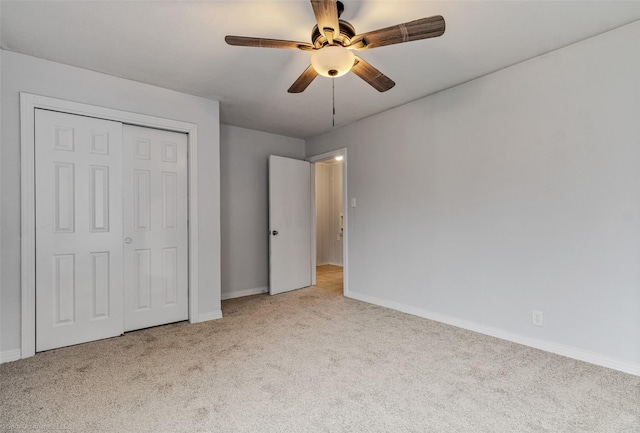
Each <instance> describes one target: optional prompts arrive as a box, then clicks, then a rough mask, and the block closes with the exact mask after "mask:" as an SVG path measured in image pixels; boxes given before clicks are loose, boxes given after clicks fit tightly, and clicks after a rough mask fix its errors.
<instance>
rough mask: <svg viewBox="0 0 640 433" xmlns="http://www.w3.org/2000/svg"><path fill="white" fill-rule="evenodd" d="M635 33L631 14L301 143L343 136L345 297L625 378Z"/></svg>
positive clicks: (636, 121)
mask: <svg viewBox="0 0 640 433" xmlns="http://www.w3.org/2000/svg"><path fill="white" fill-rule="evenodd" d="M638 41H640V22H636V23H633V24H630V25H627V26H624V27H622V28H619V29H617V30H614V31H612V32H609V33H605V34H603V35H600V36H597V37H595V38H592V39H589V40H586V41H582V42H579V43H577V44H574V45H572V46H569V47H566V48H564V49H561V50H558V51H555V52H552V53H550V54H547V55H544V56H541V57H538V58H535V59H533V60H530V61H527V62H524V63H521V64H518V65H515V66H513V67H510V68H507V69H505V70H502V71H499V72H496V73H493V74H490V75H488V76H485V77H483V78H480V79H477V80H474V81H471V82H469V83H466V84H463V85H460V86H457V87H455V88H452V89H449V90H446V91H443V92H441V93H438V94H435V95H432V96H430V97H427V98H424V99H421V100H418V101H415V102H413V103H410V104H408V105H405V106H401V107H398V108H396V109H393V110H390V111H388V112H385V113H381V114H379V115H376V116H373V117H371V118H368V119H364V120H362V121H360V122H357V123H355V124H352V125H349V126H345V127H343V128H341V129H339V130H337V131H335V132H331V133H328V134H326V135H322V136H318V137H314V138H311V139H308V140H307V142H306V146H307V149H306V153H307V156H311V155H316V154H320V153H323V152H326V151H329V150H332V149H336V148H341V147H345V146H346V147H348V153H349V166H348V167H349V168H348V186H349V196H350V197H355V198H357V207H356V208H349V209H348V212H349V224H350V227H349V230H350V231H349V251H348V254H349V290H350V294H351V295H352V296H353V297H356V298H360V299H364V300H368V301H371V302H375V303H379V304H382V305H387V306H391V307H393V308H398V309H401V310H404V311H408V312H412V313H414V314H418V315H422V316H425V317H432V318H435V319H437V320H442V321H445V322H449V323H452V324H456V325H458V326H463V327H466V328H469V329H475V330H479V331H481V332H485V333H488V334H492V335H496V336H499V337H503V338H507V339H511V340H514V341H519V342H523V343H525V344H529V345H532V346H536V347H540V348H543V349H546V350H550V351H556V352H559V353H564V354H567V355H569V356H573V357H576V358H579V359H585V360H589V361H591V362H596V363H600V364H603V365H609V366H612V367H614V368H619V369H622V370H625V371H633V372H635V373H636V374H640V196H639V191H640V174H639V173H640V55H638V54H639V53H640V45H639V43H638ZM425 79H428V77H426V78H425ZM398 85H400V86H401V85H402V82H401V81H399V83H398ZM533 309H536V310H542V311H543V312H544V320H545V323H544V326H543V327H536V326H533V325H532V323H531V314H532V310H533Z"/></svg>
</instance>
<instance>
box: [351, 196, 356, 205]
mask: <svg viewBox="0 0 640 433" xmlns="http://www.w3.org/2000/svg"><path fill="white" fill-rule="evenodd" d="M351 207H356V199H355V198H354V197H352V198H351Z"/></svg>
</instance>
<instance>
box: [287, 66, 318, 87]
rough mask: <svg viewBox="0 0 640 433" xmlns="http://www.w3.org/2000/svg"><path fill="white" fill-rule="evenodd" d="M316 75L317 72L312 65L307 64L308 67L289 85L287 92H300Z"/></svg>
mask: <svg viewBox="0 0 640 433" xmlns="http://www.w3.org/2000/svg"><path fill="white" fill-rule="evenodd" d="M317 76H318V73H317V72H316V70H315V69H313V66H311V65H309V67H308V68H307V69H306V70H305V71H304V72H303V73H302V75H300V76H299V77H298V79H297V80H296V81H295V82H294V83H293V84H292V85H291V87H289V90H287V92H289V93H301V92H304V89H306V88H307V87H308V86H309V84H311V82H312V81H313V80H314V78H316V77H317Z"/></svg>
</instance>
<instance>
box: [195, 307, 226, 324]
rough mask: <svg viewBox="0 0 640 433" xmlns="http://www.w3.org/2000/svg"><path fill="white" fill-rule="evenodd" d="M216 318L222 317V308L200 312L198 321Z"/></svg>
mask: <svg viewBox="0 0 640 433" xmlns="http://www.w3.org/2000/svg"><path fill="white" fill-rule="evenodd" d="M216 319H222V310H217V311H212V312H210V313H204V314H198V321H197V322H196V323H200V322H207V321H209V320H216Z"/></svg>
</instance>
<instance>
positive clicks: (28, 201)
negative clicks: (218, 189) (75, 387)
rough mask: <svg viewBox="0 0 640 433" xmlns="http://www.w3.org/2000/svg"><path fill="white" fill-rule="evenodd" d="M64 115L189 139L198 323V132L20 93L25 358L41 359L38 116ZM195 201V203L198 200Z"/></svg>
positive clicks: (192, 297) (191, 255) (192, 287)
mask: <svg viewBox="0 0 640 433" xmlns="http://www.w3.org/2000/svg"><path fill="white" fill-rule="evenodd" d="M36 109H44V110H52V111H59V112H63V113H68V114H75V115H80V116H87V117H95V118H99V119H105V120H112V121H116V122H121V123H125V124H129V125H136V126H144V127H148V128H155V129H164V130H168V131H174V132H181V133H186V134H187V158H188V162H187V172H188V174H187V176H188V180H187V190H188V193H187V196H188V199H187V200H188V204H187V207H188V216H187V218H188V235H187V236H188V243H189V248H188V253H187V254H188V260H189V264H188V296H189V322H191V323H196V322H199V319H198V200H197V197H198V170H197V161H198V158H197V153H198V141H197V140H198V138H197V137H198V128H197V125H196V124H194V123H188V122H182V121H178V120H170V119H164V118H161V117H156V116H148V115H144V114H138V113H132V112H128V111H123V110H117V109H112V108H105V107H99V106H96V105H89V104H82V103H78V102H72V101H66V100H63V99H57V98H51V97H48V96H40V95H34V94H30V93H25V92H20V165H21V166H20V171H21V174H20V178H21V183H20V199H21V200H20V206H21V209H20V210H21V213H20V234H21V240H20V242H21V248H20V254H21V260H20V271H21V285H20V292H21V299H20V303H21V346H20V358H28V357H30V356H33V355H35V353H36V326H35V325H36V278H35V277H36V272H35V271H36V267H35V265H36V261H35V256H36V254H35V253H36V236H35V205H36V202H35V133H34V131H35V110H36ZM192 198H193V200H192Z"/></svg>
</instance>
